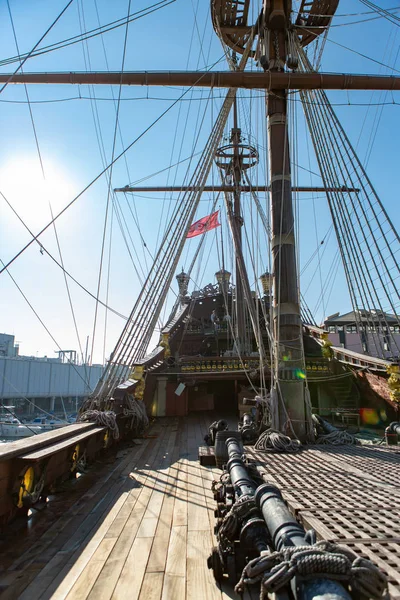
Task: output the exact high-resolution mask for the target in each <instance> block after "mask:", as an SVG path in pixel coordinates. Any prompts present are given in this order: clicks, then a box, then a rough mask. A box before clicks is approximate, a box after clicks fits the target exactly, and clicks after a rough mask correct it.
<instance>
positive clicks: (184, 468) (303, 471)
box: [0, 412, 400, 600]
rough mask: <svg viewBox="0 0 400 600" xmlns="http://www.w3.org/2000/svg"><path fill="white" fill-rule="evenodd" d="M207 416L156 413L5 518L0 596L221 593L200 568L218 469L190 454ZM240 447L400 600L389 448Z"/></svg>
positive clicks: (398, 525)
mask: <svg viewBox="0 0 400 600" xmlns="http://www.w3.org/2000/svg"><path fill="white" fill-rule="evenodd" d="M213 416H214V415H212V414H210V413H207V412H203V413H196V414H191V415H189V416H188V417H186V418H185V419H183V418H179V417H169V418H164V419H158V420H157V421H155V423H154V424H153V426H152V427H151V429H150V430H149V431H148V434H147V437H146V438H145V439H143V440H140V441H138V442H137V443H135V444H134V445H133V446H130V447H126V448H125V449H122V450H121V449H120V450H119V452H118V454H117V455H116V456H115V460H114V459H112V458H109V459H108V460H107V459H106V460H104V459H103V460H102V461H101V462H97V463H94V464H93V465H92V467H91V469H90V470H89V471H88V473H86V474H85V475H84V476H82V477H80V478H78V479H76V480H74V481H72V482H71V483H68V484H66V485H67V488H68V489H65V490H64V491H60V492H59V493H57V494H55V495H53V496H50V498H49V502H48V503H47V505H46V507H45V508H43V510H35V511H34V513H33V514H32V515H31V517H30V519H29V520H28V521H24V520H23V519H16V520H14V522H13V523H11V524H8V525H7V527H6V529H5V531H4V535H3V541H2V543H1V546H0V553H1V557H0V565H1V575H0V590H1V598H2V600H3V599H4V600H8V599H17V598H18V599H21V600H31V599H32V598H40V599H47V598H48V599H50V598H52V599H54V600H55V599H57V600H61V599H65V598H67V599H68V600H77V599H78V598H79V599H86V598H88V599H90V600H94V599H96V600H98V599H101V600H107V599H113V600H119V599H121V600H122V599H125V598H129V599H130V600H135V599H139V600H159V599H163V600H166V599H175V598H179V599H188V600H189V599H191V600H195V599H197V598H198V599H199V600H200V599H201V600H203V599H204V598H207V599H211V600H214V599H215V600H227V599H228V598H232V597H233V590H232V589H231V588H230V586H229V585H228V583H226V584H225V583H223V584H222V586H221V585H218V584H217V583H216V582H215V581H214V579H213V576H212V572H211V571H210V570H208V568H207V557H208V555H209V553H210V550H211V548H212V546H213V545H214V544H215V540H214V539H213V537H214V535H213V527H214V521H215V518H214V509H215V501H214V498H213V494H212V491H211V482H212V481H213V479H218V478H219V476H220V474H221V471H220V470H219V469H217V468H216V467H210V466H201V465H200V463H199V461H198V454H199V446H201V445H203V436H204V434H205V433H206V431H207V428H208V426H209V424H210V422H211V421H212V420H213ZM246 453H247V455H248V458H249V459H250V460H252V461H254V462H255V464H256V466H257V468H258V470H259V471H260V472H261V473H262V474H263V476H264V477H266V478H267V479H268V481H271V482H272V483H274V484H275V485H277V486H278V487H279V488H280V490H281V492H282V494H283V496H284V498H285V500H286V502H287V504H288V506H289V508H290V510H291V511H292V512H293V513H294V514H295V515H296V516H297V518H298V519H299V520H300V521H301V522H302V523H303V525H304V526H305V527H306V528H311V527H312V528H313V529H315V531H316V533H317V536H318V538H319V539H326V540H331V541H335V542H339V543H341V544H344V545H346V546H348V547H350V548H352V549H353V550H355V551H356V552H358V553H359V554H361V555H363V556H365V557H368V558H369V559H371V560H372V561H373V562H374V563H375V564H377V565H378V566H379V567H380V568H381V569H382V570H383V571H384V572H385V574H386V575H387V576H388V579H389V591H390V594H391V598H392V599H393V600H398V599H400V522H399V518H398V515H399V514H400V451H399V447H398V446H389V447H388V446H378V447H370V446H368V447H358V446H340V447H332V446H310V447H309V448H306V449H304V450H302V451H301V452H299V453H298V454H295V455H288V454H276V453H268V454H265V453H262V452H256V451H255V450H254V449H253V448H251V447H246ZM253 597H254V598H258V593H257V592H256V591H251V592H247V593H246V595H245V598H247V600H249V599H250V600H251V599H252V598H253Z"/></svg>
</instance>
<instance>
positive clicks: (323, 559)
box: [235, 541, 388, 600]
mask: <svg viewBox="0 0 400 600" xmlns="http://www.w3.org/2000/svg"><path fill="white" fill-rule="evenodd" d="M293 577H298V578H299V579H302V580H307V579H312V578H315V577H321V578H325V579H332V580H336V581H342V582H345V583H347V585H348V586H349V587H350V588H351V591H352V593H353V594H354V597H355V598H360V597H361V598H365V600H366V599H370V600H381V599H386V598H388V583H387V578H386V575H384V574H383V573H382V572H381V571H380V569H378V567H376V566H375V565H374V564H373V563H372V562H371V561H370V560H367V559H365V558H362V557H359V556H357V554H356V553H355V552H353V551H352V550H350V549H347V548H344V547H342V546H338V545H337V544H333V543H331V542H327V541H320V542H317V543H316V544H313V545H310V546H297V547H296V546H289V547H286V548H284V549H283V550H281V551H280V552H273V553H271V554H268V553H267V552H262V553H261V555H260V556H259V557H257V558H254V559H253V560H251V561H250V562H249V563H248V564H247V565H246V567H245V568H244V570H243V573H242V575H241V578H240V580H239V582H238V584H237V585H236V587H235V591H236V592H237V593H239V594H241V593H243V591H244V586H245V585H251V584H254V583H258V582H260V583H261V593H260V600H264V599H266V598H267V597H268V594H269V593H273V592H276V591H278V590H280V589H281V588H282V587H284V586H286V585H287V584H288V583H289V582H290V581H291V579H292V578H293Z"/></svg>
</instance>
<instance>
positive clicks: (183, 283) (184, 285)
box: [176, 268, 190, 300]
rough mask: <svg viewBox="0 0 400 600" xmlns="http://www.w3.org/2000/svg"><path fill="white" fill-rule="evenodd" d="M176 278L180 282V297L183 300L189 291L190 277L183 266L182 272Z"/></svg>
mask: <svg viewBox="0 0 400 600" xmlns="http://www.w3.org/2000/svg"><path fill="white" fill-rule="evenodd" d="M176 280H177V282H178V288H179V297H180V299H181V300H183V299H184V298H185V296H186V294H187V291H188V286H189V280H190V277H189V275H188V274H187V273H185V272H184V270H183V268H182V272H181V273H179V274H178V275H177V276H176Z"/></svg>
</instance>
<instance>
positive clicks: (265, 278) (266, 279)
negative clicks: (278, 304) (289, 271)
mask: <svg viewBox="0 0 400 600" xmlns="http://www.w3.org/2000/svg"><path fill="white" fill-rule="evenodd" d="M260 281H261V285H262V288H263V292H264V296H269V294H270V292H271V288H272V275H271V273H268V271H267V272H266V273H264V274H263V275H261V277H260Z"/></svg>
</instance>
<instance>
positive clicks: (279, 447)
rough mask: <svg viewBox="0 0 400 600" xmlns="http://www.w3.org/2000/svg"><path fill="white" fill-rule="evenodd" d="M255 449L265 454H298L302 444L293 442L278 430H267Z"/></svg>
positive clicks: (296, 441)
mask: <svg viewBox="0 0 400 600" xmlns="http://www.w3.org/2000/svg"><path fill="white" fill-rule="evenodd" d="M254 448H255V449H256V450H262V451H263V452H273V451H274V452H298V451H299V450H300V448H301V442H300V441H299V440H292V439H291V438H290V437H289V436H287V435H284V434H283V433H281V432H280V431H277V430H276V429H267V431H264V432H263V433H262V434H261V435H260V437H259V438H258V440H257V442H256V443H255V446H254Z"/></svg>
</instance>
